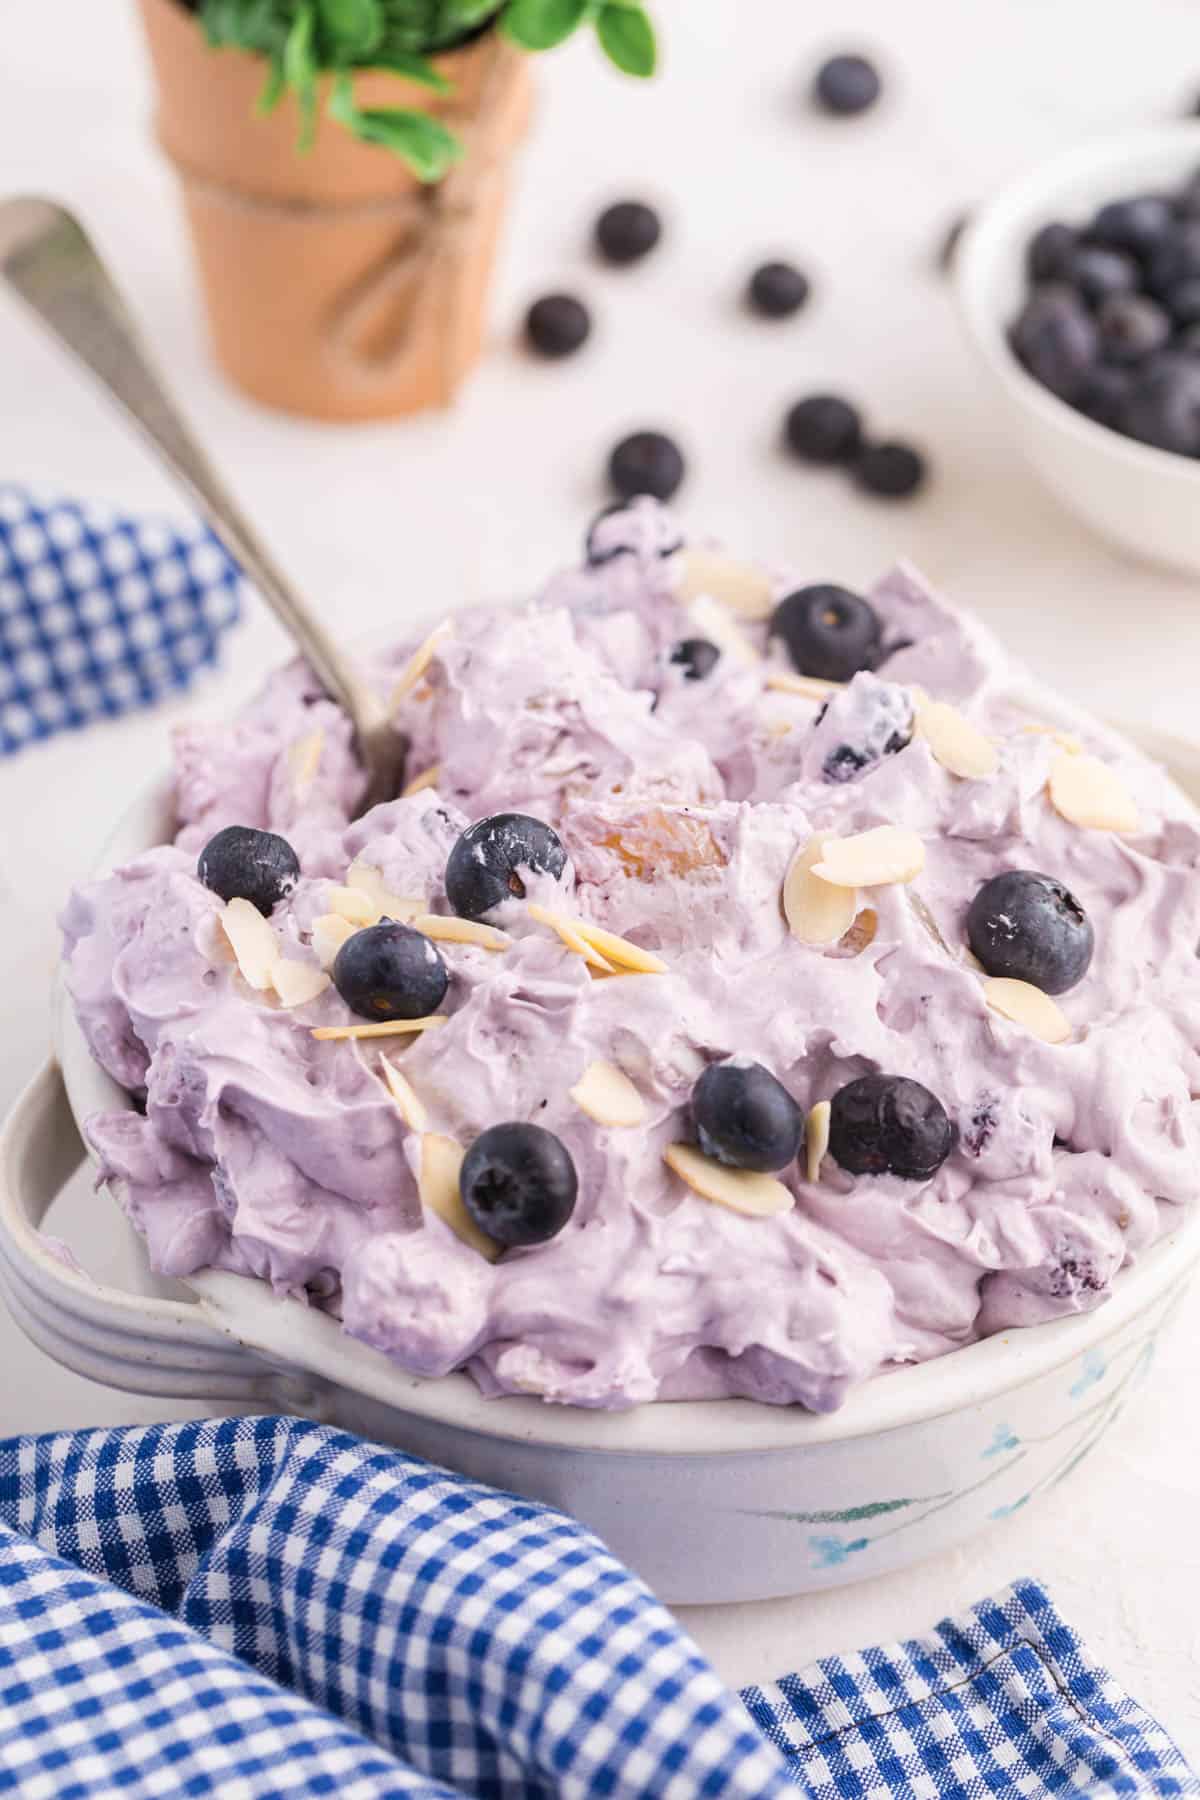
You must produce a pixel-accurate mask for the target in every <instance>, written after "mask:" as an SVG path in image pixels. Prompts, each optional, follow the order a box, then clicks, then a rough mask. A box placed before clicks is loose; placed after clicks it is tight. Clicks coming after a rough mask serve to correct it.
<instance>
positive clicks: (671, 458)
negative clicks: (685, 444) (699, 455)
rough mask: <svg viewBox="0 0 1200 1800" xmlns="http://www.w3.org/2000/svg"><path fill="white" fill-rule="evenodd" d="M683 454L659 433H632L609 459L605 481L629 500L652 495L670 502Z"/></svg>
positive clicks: (682, 468) (680, 473)
mask: <svg viewBox="0 0 1200 1800" xmlns="http://www.w3.org/2000/svg"><path fill="white" fill-rule="evenodd" d="M685 469H686V465H685V463H684V460H683V452H682V451H681V450H680V448H679V446H678V444H677V443H675V441H674V439H673V438H669V437H667V436H666V435H665V433H664V432H661V431H635V432H633V433H632V435H631V436H630V437H626V438H622V439H621V442H620V443H619V444H618V445H617V446H616V448H615V449H614V450H613V452H612V455H611V456H610V457H609V459H608V479H609V481H610V482H611V484H612V487H613V490H614V492H616V493H618V494H620V496H621V497H622V499H624V500H631V499H632V498H633V496H634V495H635V494H652V495H653V496H654V498H655V499H656V500H669V499H670V498H671V496H672V494H674V493H675V491H676V489H677V488H678V487H679V484H680V482H681V481H682V480H683V477H684V473H685Z"/></svg>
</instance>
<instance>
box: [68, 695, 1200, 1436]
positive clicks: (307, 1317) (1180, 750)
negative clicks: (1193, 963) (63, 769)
mask: <svg viewBox="0 0 1200 1800" xmlns="http://www.w3.org/2000/svg"><path fill="white" fill-rule="evenodd" d="M1124 729H1125V733H1126V735H1127V736H1128V737H1130V738H1132V739H1133V740H1134V741H1135V742H1136V743H1137V744H1138V745H1139V747H1140V748H1141V749H1143V750H1144V751H1145V752H1146V753H1147V754H1149V755H1151V756H1153V757H1155V758H1156V759H1157V760H1160V761H1163V762H1166V763H1167V764H1168V765H1169V767H1170V772H1171V773H1172V775H1173V776H1175V778H1176V779H1179V780H1181V781H1182V782H1183V783H1185V784H1186V785H1187V786H1189V787H1190V788H1191V790H1192V792H1193V793H1195V794H1197V795H1200V743H1195V744H1193V743H1189V742H1188V740H1186V739H1184V738H1179V737H1176V736H1175V735H1174V734H1170V733H1164V732H1159V731H1156V730H1153V729H1145V728H1142V727H1132V728H1131V727H1125V728H1124ZM171 791H172V783H171V779H170V777H169V776H168V775H166V774H161V775H160V776H159V777H158V778H157V780H155V781H154V782H152V783H150V784H148V785H147V786H146V787H145V788H144V789H143V790H142V791H141V793H140V794H139V795H138V796H137V797H136V798H135V799H134V800H133V802H132V803H131V804H130V806H129V807H128V808H127V809H126V810H125V812H124V814H123V815H122V817H121V819H120V821H119V822H118V824H117V825H116V827H115V828H114V831H113V833H112V834H111V836H110V838H109V840H108V842H107V844H106V845H105V848H104V850H103V851H102V853H101V855H100V857H99V858H98V859H97V862H96V865H95V869H94V871H93V873H95V874H99V873H102V872H103V871H105V870H107V869H108V868H110V867H112V866H113V865H114V864H115V863H116V862H118V861H123V860H125V859H126V858H128V857H130V856H133V855H136V854H137V853H138V852H139V850H145V849H149V848H151V847H153V846H154V845H156V844H158V843H161V842H162V827H161V823H160V821H161V820H162V819H163V818H164V817H166V816H169V812H170V807H171V799H170V796H171ZM52 1022H53V1035H54V1041H55V1048H56V1053H57V1057H58V1061H59V1064H60V1067H61V1070H62V1075H63V1081H64V1083H65V1086H66V1090H67V1096H68V1100H69V1102H70V1106H71V1110H72V1113H73V1114H74V1117H75V1119H76V1122H77V1123H78V1124H79V1125H80V1126H82V1121H83V1120H84V1118H86V1117H87V1116H88V1115H89V1114H91V1113H93V1112H96V1111H99V1110H102V1109H104V1108H106V1107H107V1108H111V1107H112V1106H113V1105H114V1104H121V1103H122V1102H123V1103H125V1104H126V1105H128V1104H129V1100H128V1095H127V1094H125V1091H124V1090H123V1089H122V1088H120V1087H119V1085H118V1084H117V1083H116V1082H115V1081H113V1079H112V1077H111V1076H109V1075H108V1074H107V1073H106V1072H105V1071H104V1070H103V1069H101V1068H100V1066H99V1065H98V1064H97V1063H95V1062H94V1061H93V1060H92V1056H91V1052H90V1050H89V1049H88V1046H87V1043H86V1040H85V1039H84V1036H83V1033H82V1031H81V1029H80V1027H79V1024H78V1021H77V1019H76V1017H75V1011H74V1008H73V1006H72V1004H71V1001H70V997H69V995H68V993H67V990H66V984H65V981H64V979H63V969H62V963H61V961H60V962H59V964H58V966H57V969H56V972H55V979H54V993H53V1006H52ZM81 1135H82V1132H81ZM84 1142H85V1144H86V1138H85V1139H84ZM91 1154H92V1152H91V1150H90V1146H89V1155H91ZM43 1254H44V1256H45V1258H46V1260H47V1264H48V1267H49V1265H50V1264H51V1263H52V1262H53V1259H52V1258H51V1257H50V1253H49V1252H48V1251H46V1252H44V1253H43ZM1198 1261H1200V1201H1198V1202H1197V1204H1196V1205H1194V1206H1191V1207H1181V1208H1179V1209H1178V1220H1177V1221H1173V1222H1172V1226H1171V1229H1169V1230H1167V1231H1164V1232H1163V1234H1162V1236H1161V1237H1159V1238H1158V1239H1157V1240H1156V1241H1155V1243H1154V1244H1152V1245H1151V1246H1150V1247H1149V1248H1148V1249H1147V1250H1146V1252H1145V1253H1144V1254H1143V1255H1142V1256H1141V1257H1139V1259H1138V1260H1137V1261H1136V1262H1135V1263H1133V1264H1132V1265H1131V1266H1130V1267H1129V1268H1127V1269H1123V1270H1122V1271H1121V1273H1120V1275H1119V1277H1118V1279H1117V1281H1116V1282H1115V1283H1114V1287H1113V1291H1112V1294H1111V1296H1110V1297H1109V1299H1107V1300H1106V1301H1105V1302H1104V1303H1103V1304H1102V1305H1100V1306H1098V1307H1096V1308H1094V1309H1092V1310H1091V1311H1090V1312H1085V1313H1078V1314H1074V1315H1070V1316H1067V1317H1064V1318H1059V1319H1053V1320H1050V1321H1048V1322H1046V1323H1044V1324H1041V1325H1032V1326H1023V1327H1019V1328H1012V1329H1010V1330H1007V1331H1003V1332H999V1333H997V1334H996V1335H995V1336H993V1337H990V1338H983V1339H980V1340H977V1341H976V1342H974V1343H970V1344H966V1345H964V1346H963V1347H962V1348H961V1349H958V1350H952V1351H947V1352H946V1353H945V1354H944V1355H942V1356H939V1357H934V1358H932V1359H930V1360H929V1361H927V1362H923V1363H916V1364H911V1365H906V1366H904V1367H900V1368H896V1369H893V1370H888V1371H885V1372H883V1373H881V1374H876V1375H874V1376H872V1377H871V1378H870V1379H868V1380H866V1381H864V1382H862V1383H860V1384H859V1385H858V1386H857V1387H856V1388H854V1389H852V1391H851V1392H850V1394H849V1395H848V1397H847V1399H846V1401H845V1403H844V1404H843V1405H842V1406H841V1407H840V1408H839V1409H838V1410H837V1411H836V1412H832V1413H810V1412H806V1411H804V1410H803V1409H802V1408H801V1407H798V1406H786V1407H785V1406H773V1405H768V1404H766V1403H764V1402H762V1401H757V1400H746V1399H729V1400H674V1401H672V1400H668V1401H655V1402H652V1403H648V1404H645V1405H642V1406H638V1407H633V1408H630V1409H627V1410H622V1411H612V1412H605V1411H601V1410H599V1409H591V1408H584V1407H573V1406H555V1405H550V1404H547V1402H546V1401H544V1400H542V1399H539V1398H532V1397H530V1398H526V1397H524V1396H521V1395H504V1396H501V1397H499V1398H488V1397H486V1396H485V1395H484V1394H483V1393H482V1392H481V1391H480V1389H479V1388H478V1387H477V1386H476V1384H475V1382H474V1380H473V1379H472V1377H471V1376H470V1375H468V1374H467V1373H466V1372H465V1371H458V1372H455V1373H453V1374H450V1375H445V1376H441V1377H437V1378H425V1377H421V1376H416V1375H413V1374H412V1373H411V1372H409V1371H406V1370H404V1369H403V1368H401V1367H400V1365H399V1364H398V1363H395V1362H393V1361H392V1360H391V1359H390V1358H389V1357H388V1356H387V1355H386V1354H385V1353H384V1352H383V1351H381V1350H376V1349H374V1348H372V1347H371V1346H370V1345H367V1344H364V1343H361V1342H359V1341H357V1340H355V1339H353V1338H351V1337H349V1336H348V1335H347V1334H346V1333H345V1332H344V1331H343V1330H342V1327H341V1324H340V1321H338V1320H336V1319H334V1318H333V1317H331V1316H330V1315H328V1314H324V1313H320V1312H317V1311H315V1310H313V1309H310V1308H306V1307H302V1306H299V1305H297V1303H296V1302H295V1301H291V1300H286V1299H283V1298H281V1297H279V1296H277V1295H275V1294H274V1293H273V1292H272V1291H271V1289H270V1288H269V1287H268V1286H267V1284H266V1283H265V1282H262V1281H258V1280H254V1279H252V1278H250V1277H247V1276H240V1275H232V1274H228V1273H226V1272H224V1271H221V1270H201V1271H199V1272H198V1273H197V1274H195V1275H193V1276H190V1277H188V1278H186V1279H185V1280H184V1282H183V1284H182V1285H183V1286H184V1287H185V1288H187V1289H188V1290H190V1291H191V1292H193V1293H194V1294H195V1295H196V1296H197V1297H198V1299H199V1301H200V1303H201V1307H202V1309H203V1312H204V1314H205V1316H206V1317H207V1318H208V1319H209V1321H210V1322H211V1323H213V1324H215V1325H217V1326H218V1327H219V1328H220V1329H221V1330H223V1331H224V1332H225V1333H226V1334H227V1335H228V1336H230V1337H231V1338H233V1339H235V1340H236V1341H238V1342H240V1343H241V1344H243V1345H245V1346H246V1347H247V1348H249V1349H251V1350H256V1351H259V1352H261V1353H262V1354H263V1356H264V1358H265V1359H267V1360H268V1361H269V1362H270V1363H272V1364H274V1365H275V1366H276V1367H278V1366H279V1364H280V1362H281V1361H282V1362H283V1363H285V1364H287V1365H289V1366H290V1367H291V1369H292V1370H293V1371H295V1370H296V1369H297V1368H299V1369H301V1370H303V1371H305V1372H306V1373H308V1374H310V1375H312V1376H314V1377H316V1378H318V1379H319V1380H321V1381H324V1382H330V1383H333V1384H335V1385H337V1386H340V1387H343V1388H347V1389H349V1390H351V1391H354V1392H357V1393H360V1394H363V1395H365V1396H367V1397H369V1398H371V1399H374V1400H379V1401H383V1402H384V1403H385V1404H387V1405H390V1406H392V1407H394V1408H396V1409H397V1410H398V1411H400V1412H403V1413H407V1414H410V1415H414V1416H417V1417H420V1418H424V1419H428V1420H430V1421H436V1422H437V1423H440V1424H442V1425H445V1426H447V1427H451V1428H453V1429H455V1430H459V1431H463V1432H468V1433H471V1434H475V1435H480V1436H486V1437H489V1438H493V1439H495V1438H499V1439H503V1440H506V1441H509V1442H513V1443H517V1444H526V1445H538V1446H541V1447H548V1448H554V1447H558V1448H562V1449H572V1450H585V1451H594V1452H596V1453H598V1454H600V1453H603V1454H606V1455H617V1456H621V1455H624V1456H636V1455H647V1454H653V1455H663V1456H681V1455H690V1456H694V1457H712V1456H722V1455H728V1454H731V1453H754V1454H758V1453H763V1452H793V1453H794V1452H795V1451H797V1450H801V1449H805V1450H806V1449H809V1448H815V1447H817V1446H830V1447H834V1446H836V1445H838V1444H841V1443H847V1442H850V1441H854V1440H859V1439H862V1438H866V1437H875V1436H878V1435H879V1434H881V1433H886V1432H894V1431H898V1430H901V1429H904V1428H907V1427H912V1426H918V1425H921V1424H925V1423H928V1422H931V1421H934V1420H937V1419H939V1418H942V1417H944V1416H946V1415H947V1414H951V1413H958V1412H962V1411H965V1410H968V1409H970V1408H974V1407H978V1406H980V1405H982V1404H984V1403H986V1402H989V1401H991V1400H994V1399H996V1398H998V1397H999V1396H1000V1395H1002V1394H1004V1393H1006V1392H1009V1391H1011V1390H1012V1389H1014V1388H1017V1387H1022V1386H1025V1385H1028V1384H1029V1383H1032V1382H1034V1381H1036V1380H1038V1379H1040V1378H1041V1377H1043V1376H1047V1375H1050V1374H1052V1373H1053V1372H1054V1371H1055V1370H1056V1369H1059V1368H1062V1367H1063V1366H1064V1365H1065V1364H1068V1363H1072V1362H1074V1361H1075V1360H1076V1358H1078V1357H1079V1356H1081V1355H1085V1354H1086V1353H1087V1352H1088V1351H1089V1350H1092V1349H1094V1348H1095V1347H1096V1346H1097V1345H1099V1344H1100V1343H1102V1342H1104V1341H1105V1340H1106V1339H1107V1338H1109V1337H1112V1336H1113V1335H1115V1334H1116V1333H1117V1332H1119V1331H1121V1330H1122V1329H1123V1328H1124V1327H1125V1326H1126V1325H1128V1324H1129V1323H1130V1321H1131V1320H1133V1319H1135V1318H1136V1317H1137V1316H1138V1315H1140V1314H1141V1313H1143V1312H1145V1311H1146V1310H1148V1309H1149V1308H1150V1307H1151V1306H1152V1305H1153V1304H1154V1303H1155V1302H1156V1301H1157V1300H1159V1299H1160V1298H1161V1297H1162V1296H1164V1295H1167V1294H1169V1293H1170V1292H1171V1291H1172V1290H1174V1289H1176V1288H1178V1287H1179V1286H1180V1285H1181V1284H1182V1283H1183V1282H1184V1280H1185V1279H1186V1277H1187V1275H1188V1273H1189V1271H1190V1270H1191V1268H1192V1267H1193V1266H1194V1265H1195V1264H1196V1263H1197V1262H1198ZM52 1272H54V1273H55V1274H57V1273H59V1272H60V1271H59V1269H58V1265H57V1264H53V1270H52ZM132 1304H133V1305H135V1306H136V1305H137V1304H139V1302H137V1301H134V1302H132ZM140 1304H143V1305H147V1306H153V1304H154V1303H153V1302H152V1301H142V1302H140Z"/></svg>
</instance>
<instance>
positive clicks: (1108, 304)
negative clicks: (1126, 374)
mask: <svg viewBox="0 0 1200 1800" xmlns="http://www.w3.org/2000/svg"><path fill="white" fill-rule="evenodd" d="M1096 326H1097V329H1098V330H1099V333H1100V354H1101V355H1102V356H1106V357H1108V358H1109V359H1110V360H1111V361H1113V362H1119V363H1137V362H1142V361H1143V360H1144V359H1145V358H1146V357H1147V356H1152V355H1153V354H1154V352H1155V351H1156V350H1161V349H1162V347H1163V345H1164V344H1165V343H1166V341H1167V339H1168V338H1169V337H1170V335H1171V321H1170V319H1169V318H1168V316H1167V314H1166V313H1165V312H1164V311H1163V309H1162V307H1161V306H1157V305H1156V304H1155V302H1154V301H1153V300H1151V299H1149V298H1148V297H1147V296H1146V295H1145V294H1112V295H1110V297H1109V298H1108V299H1107V300H1105V301H1104V302H1103V304H1102V305H1101V307H1100V310H1099V312H1098V313H1097V314H1096Z"/></svg>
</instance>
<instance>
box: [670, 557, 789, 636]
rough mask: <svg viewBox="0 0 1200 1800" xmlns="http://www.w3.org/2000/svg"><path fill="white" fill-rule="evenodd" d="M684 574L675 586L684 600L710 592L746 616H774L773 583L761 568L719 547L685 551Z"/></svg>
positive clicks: (682, 570) (747, 617)
mask: <svg viewBox="0 0 1200 1800" xmlns="http://www.w3.org/2000/svg"><path fill="white" fill-rule="evenodd" d="M679 561H680V575H679V579H678V581H677V582H676V585H675V592H676V595H677V596H678V598H679V599H680V600H682V601H684V602H686V601H688V600H698V599H699V598H700V596H701V595H702V594H703V595H707V596H708V597H709V598H710V599H712V600H719V601H720V603H721V605H722V606H727V607H728V608H729V610H730V612H735V613H740V614H741V615H742V617H743V618H744V619H765V618H768V617H769V616H770V613H771V610H772V605H773V600H774V595H773V592H772V584H771V581H770V579H769V577H768V576H767V575H765V574H764V573H763V571H762V570H761V569H756V568H753V567H752V566H751V565H750V564H749V563H743V562H738V561H737V559H736V558H735V557H732V556H724V555H722V553H721V552H720V551H719V550H685V551H684V552H683V554H682V556H681V557H680V559H679Z"/></svg>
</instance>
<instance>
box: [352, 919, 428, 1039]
mask: <svg viewBox="0 0 1200 1800" xmlns="http://www.w3.org/2000/svg"><path fill="white" fill-rule="evenodd" d="M449 982H450V977H449V975H448V974H447V972H446V965H445V963H444V962H443V961H442V958H441V955H440V953H439V951H438V948H437V945H436V944H434V943H431V941H430V940H429V938H427V937H425V936H424V935H423V934H422V933H421V932H419V931H414V930H413V927H412V926H411V925H399V924H397V923H396V922H395V921H394V920H392V919H384V920H383V922H382V923H381V924H379V925H368V926H367V927H366V928H365V929H364V930H362V931H356V932H355V933H354V936H353V937H348V938H347V939H346V941H345V943H344V944H343V945H342V947H341V949H340V950H339V951H338V953H337V956H336V957H335V958H334V964H333V985H334V987H336V989H337V991H338V993H339V994H340V995H341V996H342V999H343V1000H344V1001H345V1002H346V1005H347V1006H348V1007H349V1008H350V1011H351V1012H354V1013H357V1014H358V1015H359V1017H360V1018H362V1019H424V1018H427V1017H428V1016H429V1014H430V1013H432V1012H435V1011H436V1010H437V1008H438V1007H439V1006H440V1005H441V1003H442V1001H443V1000H444V999H445V996H446V988H447V987H448V985H449Z"/></svg>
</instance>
